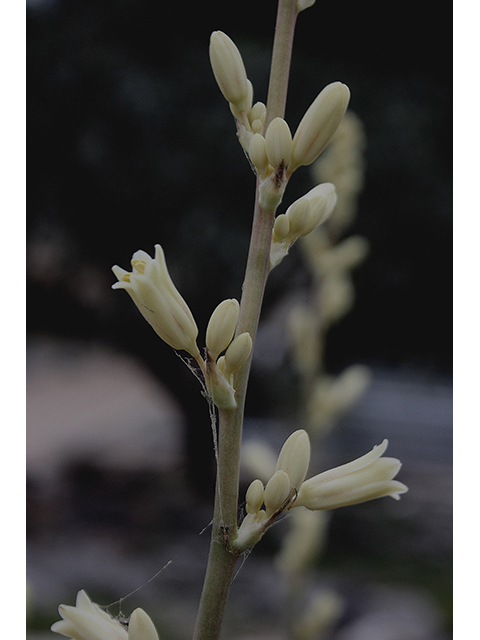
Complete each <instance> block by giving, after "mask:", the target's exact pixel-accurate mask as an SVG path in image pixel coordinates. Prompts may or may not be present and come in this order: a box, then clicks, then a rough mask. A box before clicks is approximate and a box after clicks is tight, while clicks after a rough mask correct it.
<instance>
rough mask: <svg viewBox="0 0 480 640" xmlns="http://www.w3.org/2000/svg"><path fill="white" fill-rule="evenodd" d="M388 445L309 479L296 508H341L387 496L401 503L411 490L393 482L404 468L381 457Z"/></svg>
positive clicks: (398, 463) (300, 491) (301, 489)
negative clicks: (402, 497) (401, 468)
mask: <svg viewBox="0 0 480 640" xmlns="http://www.w3.org/2000/svg"><path fill="white" fill-rule="evenodd" d="M387 445H388V440H384V441H383V442H382V443H381V444H380V445H379V446H376V447H374V448H373V449H372V451H370V452H369V453H367V454H365V455H364V456H362V457H361V458H357V460H353V461H352V462H348V463H347V464H343V465H341V466H340V467H335V468H334V469H329V470H328V471H324V472H323V473H319V474H318V475H316V476H314V477H313V478H310V479H308V480H306V481H305V482H304V483H303V484H302V486H301V487H300V490H299V492H298V496H297V499H296V500H295V502H294V504H293V506H294V507H302V506H303V507H307V509H313V510H315V509H338V508H339V507H345V506H347V505H351V504H358V503H360V502H366V501H367V500H374V499H375V498H383V497H385V496H390V497H392V498H395V500H399V499H400V495H401V494H402V493H405V492H406V491H408V488H407V487H406V486H405V485H404V484H402V483H401V482H398V480H394V478H395V476H396V475H397V473H398V472H399V471H400V467H401V466H402V465H401V463H400V461H399V460H397V459H396V458H383V457H381V456H383V454H384V453H385V450H386V448H387Z"/></svg>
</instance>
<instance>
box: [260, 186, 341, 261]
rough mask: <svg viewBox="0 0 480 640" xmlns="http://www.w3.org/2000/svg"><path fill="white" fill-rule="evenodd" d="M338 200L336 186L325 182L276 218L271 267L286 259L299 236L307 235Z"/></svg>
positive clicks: (325, 217) (322, 220) (328, 213)
mask: <svg viewBox="0 0 480 640" xmlns="http://www.w3.org/2000/svg"><path fill="white" fill-rule="evenodd" d="M336 200H337V196H336V194H335V187H334V185H333V184H331V183H329V182H326V183H324V184H319V185H318V186H316V187H314V188H313V189H311V190H310V191H309V192H308V193H307V194H306V195H304V196H302V197H301V198H299V199H298V200H296V201H295V202H294V203H293V204H292V205H291V206H290V207H289V208H288V209H287V211H286V213H282V214H280V215H278V216H277V217H276V219H275V223H274V227H273V233H272V245H271V248H270V267H271V268H273V267H275V266H276V265H277V264H279V262H281V260H283V258H284V257H285V256H286V255H287V254H288V251H289V249H290V247H291V246H292V244H293V243H294V242H295V241H296V240H298V238H300V237H302V236H307V235H308V234H309V233H311V232H312V231H313V230H314V229H316V228H317V227H318V226H319V225H320V224H321V223H322V222H324V221H325V220H326V219H327V218H328V217H329V216H330V214H331V213H332V211H333V208H334V206H335V202H336Z"/></svg>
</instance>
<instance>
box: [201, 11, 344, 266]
mask: <svg viewBox="0 0 480 640" xmlns="http://www.w3.org/2000/svg"><path fill="white" fill-rule="evenodd" d="M306 6H310V5H309V4H308V3H307V5H306ZM306 6H305V7H301V8H300V7H298V9H299V10H302V9H303V8H306ZM210 61H211V65H212V69H213V73H214V75H215V79H216V81H217V84H218V86H219V88H220V90H221V92H222V94H223V96H224V97H225V98H226V100H228V102H229V104H230V109H231V111H232V113H233V115H234V117H235V120H236V123H237V132H238V138H239V141H240V144H241V145H242V147H243V148H244V150H245V152H246V153H247V154H248V156H249V158H250V161H251V163H252V165H253V167H254V168H255V171H256V173H257V174H258V177H259V200H258V201H259V205H260V207H261V208H262V209H263V210H264V211H269V212H275V211H276V209H277V207H278V205H279V204H280V202H281V201H282V197H283V194H284V191H285V188H286V185H287V182H288V180H289V179H290V176H291V175H292V173H293V172H294V171H295V170H296V169H298V168H299V167H300V166H302V165H309V164H312V163H313V162H314V161H315V160H316V159H317V157H318V156H319V155H320V154H321V153H322V151H323V150H324V149H325V147H326V146H327V144H328V143H329V142H330V140H331V138H332V137H333V135H334V133H335V131H336V130H337V128H338V126H339V124H340V122H341V120H342V118H343V116H344V114H345V111H346V109H347V106H348V102H349V99H350V91H349V89H348V87H347V86H346V85H344V84H342V83H341V82H333V83H331V84H329V85H328V86H326V87H325V88H324V89H323V90H322V91H321V92H320V93H319V95H318V96H317V98H316V99H315V100H314V101H313V103H312V104H311V106H310V107H309V109H307V111H306V113H305V115H304V116H303V118H302V120H301V122H300V124H299V125H298V127H297V130H296V131H295V134H294V135H293V136H292V133H291V131H290V127H289V126H288V124H287V122H286V121H285V120H284V119H283V118H279V117H278V118H274V119H273V120H272V121H271V122H270V123H268V126H267V127H265V124H266V122H265V118H266V107H265V105H264V104H263V103H262V102H257V103H255V104H252V102H253V87H252V83H251V82H250V81H249V80H248V78H247V74H246V71H245V66H244V64H243V60H242V56H241V54H240V52H239V50H238V49H237V47H236V45H235V44H234V42H233V41H232V40H231V39H230V38H229V37H228V36H227V35H226V34H225V33H223V32H221V31H215V32H214V33H212V35H211V38H210ZM335 201H336V195H335V187H334V186H333V185H332V184H329V183H326V184H322V185H319V186H318V187H316V188H315V189H312V190H311V191H310V192H309V193H307V194H306V195H305V196H303V198H300V199H299V200H297V201H296V202H295V203H294V204H293V205H292V206H291V207H290V208H289V209H288V210H287V212H286V213H285V214H281V215H280V216H278V217H277V218H276V220H275V228H274V231H273V237H272V251H271V261H270V262H271V267H274V266H275V265H277V264H278V263H279V262H280V260H282V258H283V257H284V256H285V255H286V254H287V253H288V250H289V247H290V246H291V245H292V244H293V243H294V242H295V240H296V239H297V238H299V237H300V236H306V235H307V234H309V233H310V232H311V231H313V229H315V228H316V227H317V226H318V225H319V224H321V223H322V222H323V221H324V220H326V219H327V217H328V216H329V215H330V213H331V212H332V210H333V207H334V206H335Z"/></svg>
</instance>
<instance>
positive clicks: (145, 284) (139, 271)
mask: <svg viewBox="0 0 480 640" xmlns="http://www.w3.org/2000/svg"><path fill="white" fill-rule="evenodd" d="M112 271H113V273H114V274H115V275H116V276H117V278H118V282H116V283H115V284H114V285H113V286H112V289H125V290H126V291H127V293H129V294H130V297H131V298H132V300H133V301H134V303H135V304H136V305H137V307H138V309H139V311H140V313H141V314H142V315H143V317H144V318H145V320H146V321H147V322H148V323H149V324H150V325H151V326H152V327H153V329H154V330H155V331H156V333H157V334H158V335H159V336H160V338H162V340H164V341H165V342H166V343H167V344H168V345H170V346H171V347H173V349H177V350H179V351H181V350H184V351H187V352H188V353H190V355H192V356H193V357H194V358H195V359H196V360H197V361H198V360H201V357H200V352H199V350H198V347H197V343H196V339H197V335H198V329H197V325H196V324H195V320H194V318H193V316H192V313H191V311H190V309H189V308H188V305H187V303H186V302H185V300H184V299H183V298H182V296H181V295H180V293H179V292H178V290H177V289H176V287H175V285H174V284H173V281H172V279H171V277H170V274H169V273H168V269H167V264H166V262H165V255H164V253H163V249H162V247H161V246H160V245H159V244H157V245H155V258H151V257H150V256H149V255H148V253H146V252H145V251H136V252H135V253H134V254H133V257H132V271H131V272H128V271H125V270H124V269H122V268H121V267H119V266H117V265H115V266H114V267H112Z"/></svg>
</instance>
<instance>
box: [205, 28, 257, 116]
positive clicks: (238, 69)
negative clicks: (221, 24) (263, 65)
mask: <svg viewBox="0 0 480 640" xmlns="http://www.w3.org/2000/svg"><path fill="white" fill-rule="evenodd" d="M210 63H211V65H212V69H213V74H214V76H215V80H216V81H217V84H218V86H219V88H220V91H221V92H222V93H223V96H224V97H225V99H226V100H228V102H230V103H231V104H233V105H234V107H235V108H236V109H237V110H238V111H239V112H242V111H245V110H247V109H250V106H251V99H252V94H253V91H252V87H251V84H249V82H248V79H247V74H246V71H245V66H244V64H243V60H242V56H241V55H240V52H239V50H238V49H237V47H236V45H235V43H234V42H233V41H232V40H231V39H230V38H229V37H228V36H227V35H226V34H225V33H223V32H222V31H214V32H213V33H212V35H211V36H210Z"/></svg>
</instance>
